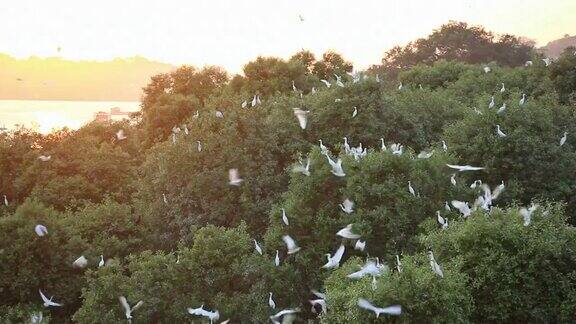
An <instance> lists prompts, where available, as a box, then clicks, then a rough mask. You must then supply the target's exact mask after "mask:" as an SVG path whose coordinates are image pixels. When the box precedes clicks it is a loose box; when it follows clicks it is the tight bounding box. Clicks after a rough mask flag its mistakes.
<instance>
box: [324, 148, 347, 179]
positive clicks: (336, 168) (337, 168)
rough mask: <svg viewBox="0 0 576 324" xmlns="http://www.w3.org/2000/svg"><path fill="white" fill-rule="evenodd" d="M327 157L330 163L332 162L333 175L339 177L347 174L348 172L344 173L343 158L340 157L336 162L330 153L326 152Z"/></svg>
mask: <svg viewBox="0 0 576 324" xmlns="http://www.w3.org/2000/svg"><path fill="white" fill-rule="evenodd" d="M326 158H327V159H328V163H330V166H331V167H332V170H331V172H332V174H333V175H335V176H337V177H343V176H345V175H346V173H344V169H342V160H341V159H338V160H337V161H336V162H334V161H333V160H332V159H331V158H330V156H329V155H328V154H326Z"/></svg>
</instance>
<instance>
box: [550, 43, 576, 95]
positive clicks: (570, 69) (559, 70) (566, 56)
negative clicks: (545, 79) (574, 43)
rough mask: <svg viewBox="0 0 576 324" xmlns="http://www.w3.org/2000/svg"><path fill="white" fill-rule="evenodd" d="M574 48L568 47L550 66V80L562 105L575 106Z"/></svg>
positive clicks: (575, 74)
mask: <svg viewBox="0 0 576 324" xmlns="http://www.w3.org/2000/svg"><path fill="white" fill-rule="evenodd" d="M574 53H576V48H574V47H569V48H567V49H566V50H565V51H564V53H562V55H561V56H560V58H559V59H558V60H557V61H555V62H554V64H552V65H551V66H550V78H551V79H552V80H553V82H554V88H555V89H556V91H557V92H558V95H559V96H560V101H561V102H562V103H564V104H568V103H570V104H572V105H574V104H576V55H574Z"/></svg>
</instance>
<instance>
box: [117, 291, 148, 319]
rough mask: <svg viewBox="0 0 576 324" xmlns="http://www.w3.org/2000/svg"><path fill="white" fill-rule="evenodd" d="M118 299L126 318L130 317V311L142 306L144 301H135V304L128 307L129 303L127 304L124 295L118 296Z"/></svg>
mask: <svg viewBox="0 0 576 324" xmlns="http://www.w3.org/2000/svg"><path fill="white" fill-rule="evenodd" d="M118 300H119V301H120V304H121V305H122V307H123V308H124V312H125V315H126V319H127V320H131V319H132V312H134V311H135V310H137V309H138V308H140V307H142V305H144V301H142V300H141V301H139V302H137V303H136V305H134V306H132V307H130V305H128V301H127V300H126V297H124V296H120V297H118Z"/></svg>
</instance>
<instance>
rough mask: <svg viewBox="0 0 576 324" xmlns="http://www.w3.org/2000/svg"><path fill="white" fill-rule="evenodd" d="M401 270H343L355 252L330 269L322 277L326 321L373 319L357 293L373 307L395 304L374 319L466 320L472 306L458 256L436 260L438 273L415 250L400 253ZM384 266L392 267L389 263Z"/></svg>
mask: <svg viewBox="0 0 576 324" xmlns="http://www.w3.org/2000/svg"><path fill="white" fill-rule="evenodd" d="M401 262H402V272H397V271H391V270H388V271H385V272H384V273H383V274H382V275H381V276H380V277H378V278H377V281H376V288H375V289H374V287H373V284H372V277H371V276H366V277H364V278H362V279H360V280H358V279H350V278H347V277H346V276H347V275H349V274H351V273H353V272H356V271H358V269H359V268H360V267H361V266H363V265H364V264H363V263H362V262H360V260H359V259H358V258H354V259H351V260H349V261H348V262H346V264H344V266H343V267H342V268H340V269H338V270H336V271H334V272H332V273H331V274H330V276H329V277H328V278H327V279H326V281H325V287H326V300H327V304H328V311H327V314H326V315H324V316H322V320H323V321H326V322H329V323H371V322H377V320H376V317H375V314H374V313H373V312H370V311H368V310H364V309H361V308H359V307H358V299H359V298H363V299H366V300H369V301H370V302H371V303H372V304H373V305H376V306H378V307H387V306H391V305H401V306H402V315H400V316H398V317H396V316H390V315H381V316H380V319H381V320H380V321H386V322H399V323H448V322H449V323H469V322H470V316H471V314H472V311H473V309H474V307H473V301H472V298H471V294H470V291H469V288H468V286H467V283H468V280H469V279H468V276H467V275H466V274H464V273H462V272H461V271H460V267H461V266H462V264H461V261H458V260H454V261H451V262H444V263H442V265H441V267H442V271H443V273H444V277H443V278H440V277H438V276H437V275H436V274H435V273H434V272H432V269H431V268H430V265H429V262H428V256H426V255H425V254H424V253H420V254H418V255H415V256H409V255H408V256H405V257H402V258H401ZM390 267H392V268H394V265H393V264H392V265H391V266H390Z"/></svg>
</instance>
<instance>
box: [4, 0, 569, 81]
mask: <svg viewBox="0 0 576 324" xmlns="http://www.w3.org/2000/svg"><path fill="white" fill-rule="evenodd" d="M299 15H301V16H302V17H303V18H304V21H300V19H299ZM450 20H456V21H465V22H468V23H470V24H474V25H477V24H479V25H483V26H485V27H486V28H487V29H488V30H491V31H494V32H496V33H511V34H515V35H519V36H525V37H528V38H531V39H534V40H535V41H536V42H537V44H538V45H545V44H546V43H547V42H548V41H550V40H554V39H557V38H561V37H562V36H563V35H564V34H570V35H575V34H576V0H548V1H542V0H446V1H440V0H426V1H421V0H377V1H372V0H365V1H362V0H356V1H351V0H348V1H342V0H329V1H328V0H324V1H317V0H291V1H278V0H247V1H238V0H200V1H197V0H186V1H180V0H163V1H153V0H151V1H142V0H138V1H133V0H98V1H84V0H73V1H68V0H51V1H43V0H37V1H31V0H2V10H0V53H6V54H9V55H11V56H14V57H17V58H26V57H29V56H32V55H35V56H40V57H47V56H61V57H63V58H66V59H73V60H109V59H113V58H116V57H131V56H136V55H139V56H143V57H146V58H148V59H152V60H157V61H161V62H166V63H172V64H175V65H180V64H191V65H195V66H199V67H201V66H203V65H210V64H211V65H219V66H223V67H224V68H226V69H227V70H228V71H229V72H232V73H237V72H241V69H242V66H243V65H244V64H246V63H247V62H249V61H251V60H253V59H254V58H256V57H257V56H259V55H263V56H279V57H283V58H288V57H290V56H291V55H292V54H294V53H295V52H297V51H298V50H300V49H302V48H305V49H309V50H311V51H312V52H313V53H315V54H316V55H317V56H320V55H321V54H322V53H323V52H325V51H327V50H335V51H337V52H339V53H341V54H343V55H344V57H345V58H346V59H348V60H350V61H352V62H353V63H354V64H355V67H358V68H360V69H362V68H366V67H368V66H370V65H371V64H376V63H379V62H380V60H381V58H382V56H383V54H384V52H385V51H386V50H388V49H390V48H392V47H393V46H394V45H404V44H406V43H407V42H409V41H411V40H414V39H416V38H419V37H425V36H426V35H428V34H430V33H431V31H432V30H433V29H434V28H437V27H439V26H440V25H442V24H444V23H446V22H448V21H450ZM58 47H60V48H61V50H60V52H58V51H57V49H58Z"/></svg>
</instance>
